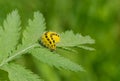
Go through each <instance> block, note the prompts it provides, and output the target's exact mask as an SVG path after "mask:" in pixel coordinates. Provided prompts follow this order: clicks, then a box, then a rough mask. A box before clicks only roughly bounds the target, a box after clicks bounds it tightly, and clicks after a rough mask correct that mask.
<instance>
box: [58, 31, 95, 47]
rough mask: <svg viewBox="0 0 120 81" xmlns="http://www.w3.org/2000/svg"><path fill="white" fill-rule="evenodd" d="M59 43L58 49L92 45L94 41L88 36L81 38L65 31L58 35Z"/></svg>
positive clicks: (79, 35)
mask: <svg viewBox="0 0 120 81" xmlns="http://www.w3.org/2000/svg"><path fill="white" fill-rule="evenodd" d="M60 37H61V42H60V43H58V45H57V46H58V47H65V46H66V47H73V46H79V45H83V44H94V43H95V41H94V40H93V39H92V38H91V37H90V36H82V35H81V34H76V35H75V34H74V33H73V31H66V32H65V33H62V34H60Z"/></svg>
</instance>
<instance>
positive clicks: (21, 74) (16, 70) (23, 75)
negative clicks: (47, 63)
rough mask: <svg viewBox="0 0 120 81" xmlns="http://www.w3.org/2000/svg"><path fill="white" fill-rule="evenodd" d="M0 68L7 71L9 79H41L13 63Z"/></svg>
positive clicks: (30, 80) (36, 80)
mask: <svg viewBox="0 0 120 81" xmlns="http://www.w3.org/2000/svg"><path fill="white" fill-rule="evenodd" d="M2 69H3V70H5V71H7V72H8V74H9V75H8V77H9V79H10V81H43V80H41V79H39V76H37V75H35V74H33V73H32V72H31V71H29V70H27V69H25V68H23V67H22V66H20V65H17V64H14V63H10V64H6V65H5V66H3V67H2Z"/></svg>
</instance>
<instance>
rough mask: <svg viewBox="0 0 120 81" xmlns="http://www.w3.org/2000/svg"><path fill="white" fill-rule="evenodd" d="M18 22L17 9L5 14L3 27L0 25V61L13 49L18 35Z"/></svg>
mask: <svg viewBox="0 0 120 81" xmlns="http://www.w3.org/2000/svg"><path fill="white" fill-rule="evenodd" d="M20 23H21V21H20V16H19V15H18V11H17V10H14V11H12V13H10V14H8V15H7V18H6V20H5V21H4V23H3V27H0V53H1V54H0V62H1V61H2V60H3V59H5V58H6V57H7V56H8V53H11V51H12V50H14V49H15V47H16V45H17V43H18V39H19V37H20V34H19V30H20Z"/></svg>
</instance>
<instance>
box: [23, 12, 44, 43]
mask: <svg viewBox="0 0 120 81" xmlns="http://www.w3.org/2000/svg"><path fill="white" fill-rule="evenodd" d="M45 25H46V23H45V19H44V17H43V15H42V14H41V13H39V12H35V13H34V19H33V20H31V19H29V25H28V27H27V28H26V29H25V30H24V32H23V44H33V43H35V42H36V41H38V39H40V36H41V35H42V33H43V32H44V30H45V28H46V26H45Z"/></svg>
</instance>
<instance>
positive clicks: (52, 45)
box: [40, 31, 60, 51]
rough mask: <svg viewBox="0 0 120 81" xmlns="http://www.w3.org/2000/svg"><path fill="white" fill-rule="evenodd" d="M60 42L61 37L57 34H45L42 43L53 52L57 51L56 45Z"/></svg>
mask: <svg viewBox="0 0 120 81" xmlns="http://www.w3.org/2000/svg"><path fill="white" fill-rule="evenodd" d="M58 42H60V36H59V35H58V34H57V33H56V32H50V31H49V32H45V33H44V34H43V35H42V36H41V40H40V43H41V44H42V45H43V46H45V47H47V48H49V49H50V50H51V51H53V50H56V44H57V43H58Z"/></svg>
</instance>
